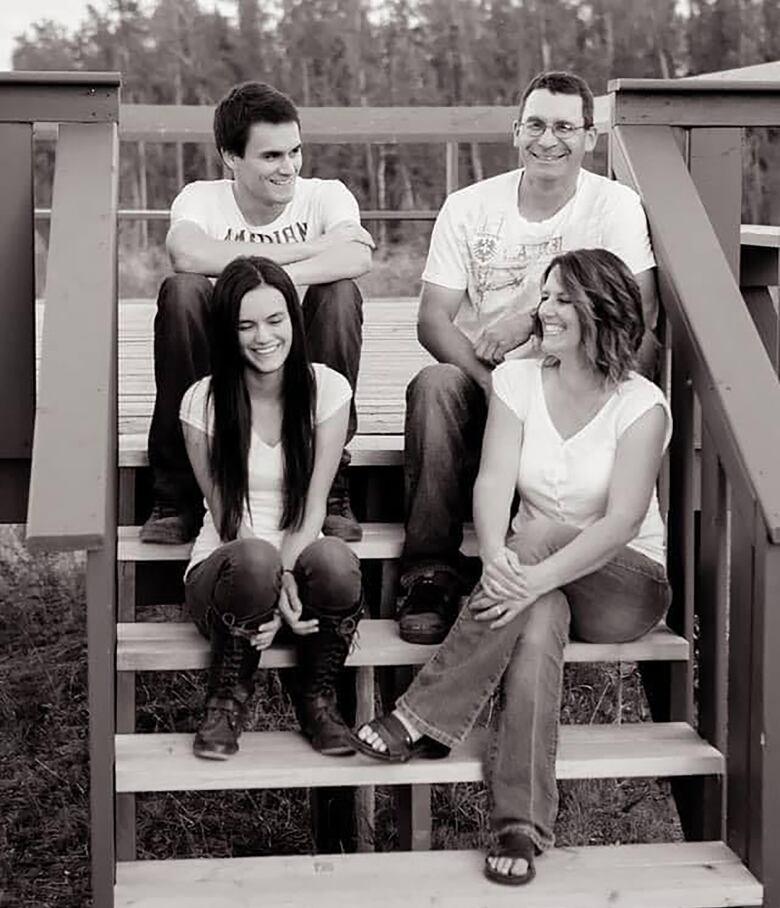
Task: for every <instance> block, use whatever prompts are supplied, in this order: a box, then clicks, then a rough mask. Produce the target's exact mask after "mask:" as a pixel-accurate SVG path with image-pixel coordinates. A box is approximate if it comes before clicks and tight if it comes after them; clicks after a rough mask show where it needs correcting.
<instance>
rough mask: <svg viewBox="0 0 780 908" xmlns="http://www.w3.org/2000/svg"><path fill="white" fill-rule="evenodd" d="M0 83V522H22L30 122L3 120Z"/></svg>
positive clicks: (29, 374)
mask: <svg viewBox="0 0 780 908" xmlns="http://www.w3.org/2000/svg"><path fill="white" fill-rule="evenodd" d="M4 89H5V86H2V85H0V159H1V160H2V162H3V166H2V168H0V199H2V204H0V273H2V275H3V291H2V295H0V388H2V392H0V426H2V431H0V521H2V522H3V523H22V522H24V517H25V514H26V512H27V494H28V487H29V475H30V472H29V471H30V456H31V453H32V436H33V421H34V417H35V253H34V250H35V237H34V232H33V163H32V162H33V158H32V155H33V150H32V124H31V123H15V122H4V116H3V103H2V100H3V97H2V95H3V91H4Z"/></svg>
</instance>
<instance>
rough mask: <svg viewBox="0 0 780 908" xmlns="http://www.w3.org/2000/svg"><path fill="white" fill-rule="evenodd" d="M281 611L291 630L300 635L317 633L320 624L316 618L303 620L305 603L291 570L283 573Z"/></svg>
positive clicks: (280, 593)
mask: <svg viewBox="0 0 780 908" xmlns="http://www.w3.org/2000/svg"><path fill="white" fill-rule="evenodd" d="M279 611H280V612H281V615H282V618H283V619H284V621H285V623H286V624H287V625H288V626H289V628H290V630H291V631H292V632H293V633H294V634H297V635H298V636H300V637H305V636H307V635H308V634H316V633H317V631H318V630H319V627H320V624H319V621H318V620H317V619H316V618H311V619H310V620H309V621H302V620H301V615H302V614H303V604H302V603H301V600H300V597H299V596H298V584H297V583H296V582H295V577H294V576H293V575H292V574H291V573H290V571H285V572H284V574H282V588H281V590H280V591H279Z"/></svg>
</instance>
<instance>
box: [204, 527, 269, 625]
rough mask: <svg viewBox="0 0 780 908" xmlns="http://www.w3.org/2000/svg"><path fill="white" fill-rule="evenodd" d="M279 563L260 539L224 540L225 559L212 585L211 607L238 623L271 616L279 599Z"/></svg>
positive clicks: (266, 544) (266, 543)
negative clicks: (229, 615) (231, 617)
mask: <svg viewBox="0 0 780 908" xmlns="http://www.w3.org/2000/svg"><path fill="white" fill-rule="evenodd" d="M281 574H282V562H281V558H280V557H279V552H278V551H277V549H275V548H274V546H272V545H271V544H270V543H269V542H266V541H265V540H263V539H235V540H233V541H232V542H228V543H225V546H224V562H223V565H222V567H221V570H220V572H219V575H218V577H217V581H216V583H215V586H214V597H213V607H214V609H215V610H216V611H217V612H218V613H219V614H222V615H226V614H228V613H230V614H231V615H232V616H233V619H232V620H234V621H235V622H237V623H242V622H248V621H256V620H260V621H262V620H263V619H265V618H267V617H270V615H271V613H272V612H273V609H274V608H275V606H276V601H277V599H278V598H279V589H280V586H281Z"/></svg>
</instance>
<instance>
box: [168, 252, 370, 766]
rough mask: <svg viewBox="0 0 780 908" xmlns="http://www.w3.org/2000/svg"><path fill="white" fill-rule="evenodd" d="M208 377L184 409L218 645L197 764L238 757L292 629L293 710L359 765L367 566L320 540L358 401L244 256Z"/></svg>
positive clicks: (274, 287) (273, 270)
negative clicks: (350, 719)
mask: <svg viewBox="0 0 780 908" xmlns="http://www.w3.org/2000/svg"><path fill="white" fill-rule="evenodd" d="M211 306H212V332H213V333H212V341H213V343H212V356H211V374H210V375H208V376H206V377H204V378H202V379H200V380H199V381H197V382H195V384H194V385H192V386H191V387H190V388H189V389H188V390H187V391H186V392H185V394H184V397H183V398H182V402H181V424H182V429H183V433H184V440H185V443H186V449H187V454H188V456H189V460H190V463H191V464H192V469H193V471H194V474H195V477H196V479H197V482H198V485H199V487H200V490H201V492H202V494H203V497H204V498H205V500H206V505H207V509H206V515H205V519H204V522H203V527H202V529H201V531H200V534H199V535H198V538H197V539H196V540H195V545H194V546H193V550H192V556H191V559H190V563H189V565H188V566H187V570H186V573H185V575H184V576H185V600H186V602H187V605H188V607H189V609H190V612H191V614H192V617H193V618H194V619H195V621H196V623H197V626H198V628H199V630H200V631H201V633H203V634H204V635H205V636H207V637H208V638H209V639H210V641H211V668H210V671H209V680H208V694H207V700H206V707H205V716H204V718H203V721H202V723H201V725H200V728H199V729H198V733H197V735H196V736H195V741H194V751H195V753H196V754H197V755H198V756H199V757H205V758H208V759H219V760H222V759H226V758H227V757H229V756H230V755H231V754H234V753H235V752H236V751H237V750H238V737H239V735H240V733H241V725H242V721H243V717H244V713H245V709H246V702H247V700H248V699H249V697H250V696H251V694H252V691H253V689H254V681H253V679H254V674H255V672H256V670H257V668H258V664H259V660H260V655H261V651H262V650H264V649H266V648H267V647H268V646H270V645H271V642H272V641H273V639H274V635H275V634H276V633H277V631H278V630H279V628H280V626H281V622H282V621H284V623H285V625H286V626H287V627H288V628H289V630H290V631H291V632H292V634H293V639H294V640H295V641H296V646H297V650H298V668H297V669H296V671H295V682H294V684H293V685H292V687H293V689H294V693H293V699H294V703H295V708H296V712H297V715H298V719H299V721H300V724H301V729H302V731H303V733H304V735H305V736H306V737H307V738H308V739H309V740H310V741H311V744H312V746H313V747H314V748H315V749H316V750H318V751H320V752H321V753H324V754H332V755H341V754H351V753H354V749H353V747H352V743H351V735H350V731H349V729H348V727H347V726H346V725H345V724H344V721H343V720H342V718H341V715H340V713H339V710H338V706H337V703H336V694H335V686H336V681H337V677H338V675H339V673H340V671H341V667H342V666H343V665H344V660H345V659H346V657H347V653H348V651H349V646H350V642H351V640H352V636H353V634H354V631H355V627H356V625H357V620H358V615H359V613H360V610H361V607H362V601H363V600H362V585H361V574H360V564H359V562H358V559H357V556H356V555H355V554H354V552H352V551H351V550H350V548H349V547H348V546H347V544H346V543H345V542H343V541H342V540H341V539H337V538H327V537H322V534H321V531H322V525H323V521H324V520H325V509H326V499H327V495H328V489H330V486H331V482H332V481H333V477H334V475H335V473H336V469H337V467H338V464H339V459H340V457H341V452H342V451H343V448H344V440H345V438H346V434H347V423H348V415H349V403H350V400H351V398H352V392H351V389H350V386H349V383H348V382H347V380H346V378H344V376H343V375H341V374H339V373H338V372H336V371H335V370H333V369H330V368H329V367H328V366H325V365H322V364H320V363H314V364H312V363H311V362H310V360H309V358H308V355H307V351H306V337H305V329H304V319H303V314H302V312H301V306H300V303H299V300H298V294H297V293H296V290H295V287H294V285H293V283H292V281H291V280H290V278H289V277H288V275H287V274H286V273H285V271H284V269H283V268H281V267H280V266H279V265H277V264H275V263H274V262H272V261H270V260H269V259H264V258H259V257H250V258H247V257H240V258H237V259H234V260H233V261H232V262H230V263H229V264H228V265H226V267H225V268H224V269H223V271H222V274H221V275H220V277H219V280H218V281H217V283H216V286H215V288H214V295H213V300H212V303H211Z"/></svg>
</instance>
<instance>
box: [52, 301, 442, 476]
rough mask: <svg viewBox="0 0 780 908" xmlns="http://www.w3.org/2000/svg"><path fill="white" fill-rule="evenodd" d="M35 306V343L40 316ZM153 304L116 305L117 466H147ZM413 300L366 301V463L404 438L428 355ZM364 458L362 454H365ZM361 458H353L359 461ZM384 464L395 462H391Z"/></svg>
mask: <svg viewBox="0 0 780 908" xmlns="http://www.w3.org/2000/svg"><path fill="white" fill-rule="evenodd" d="M45 308H46V307H45V304H44V303H39V304H38V312H37V315H38V317H37V319H36V321H37V331H36V333H37V338H38V349H40V337H41V331H42V326H43V320H44V316H45ZM154 313H155V303H154V301H153V300H139V299H128V300H122V301H121V302H120V304H119V436H120V464H121V465H122V466H142V465H144V464H145V463H146V437H147V434H148V431H149V423H150V420H151V416H152V408H153V406H154V360H153V355H152V338H153V324H154ZM416 317H417V300H416V299H414V298H409V297H402V298H385V299H372V300H367V301H366V303H365V306H364V326H363V356H362V361H361V370H360V378H359V380H358V389H357V407H358V432H359V433H360V435H361V436H394V438H391V439H381V438H376V439H374V440H373V441H372V440H371V438H361V439H360V440H358V441H357V442H356V443H355V445H354V447H356V448H357V449H358V450H359V451H360V452H361V453H363V452H372V453H371V455H370V458H371V462H372V463H374V462H377V458H378V456H379V455H381V454H382V453H383V452H387V451H388V450H389V451H396V452H398V451H400V450H401V442H400V438H399V436H401V435H402V434H403V424H404V411H405V403H404V399H405V398H404V392H405V389H406V385H407V384H408V382H409V381H410V379H411V378H412V377H413V376H414V375H415V374H416V373H417V372H418V371H419V370H420V369H421V368H422V367H423V366H424V365H426V364H427V363H430V362H432V361H433V360H432V358H431V356H430V355H429V354H428V353H427V352H426V351H425V350H424V349H423V348H422V347H421V346H420V344H419V343H418V341H417V336H416V327H415V325H416ZM364 456H365V455H364ZM359 457H360V455H358V461H359ZM389 462H398V459H397V457H391V458H390V461H389Z"/></svg>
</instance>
